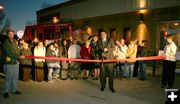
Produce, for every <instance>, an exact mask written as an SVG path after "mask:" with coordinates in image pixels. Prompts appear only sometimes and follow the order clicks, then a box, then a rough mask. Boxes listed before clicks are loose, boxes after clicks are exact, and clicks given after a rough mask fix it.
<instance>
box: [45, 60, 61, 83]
mask: <svg viewBox="0 0 180 104" xmlns="http://www.w3.org/2000/svg"><path fill="white" fill-rule="evenodd" d="M47 66H48V80H51V79H52V74H53V76H55V77H56V76H59V71H60V64H59V63H57V62H55V63H47ZM53 71H54V72H53Z"/></svg>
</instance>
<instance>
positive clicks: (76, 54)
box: [68, 44, 81, 58]
mask: <svg viewBox="0 0 180 104" xmlns="http://www.w3.org/2000/svg"><path fill="white" fill-rule="evenodd" d="M80 50H81V47H80V46H79V45H77V44H73V45H71V46H70V47H69V49H68V58H80Z"/></svg>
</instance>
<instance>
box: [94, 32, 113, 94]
mask: <svg viewBox="0 0 180 104" xmlns="http://www.w3.org/2000/svg"><path fill="white" fill-rule="evenodd" d="M97 46H98V54H99V58H100V59H102V60H106V59H113V58H114V56H113V54H112V53H113V50H114V48H115V44H114V41H113V40H112V39H110V38H108V37H107V34H106V32H105V31H102V32H101V39H99V41H98V43H97ZM106 76H108V78H109V79H108V80H109V89H110V90H111V91H112V92H115V90H114V86H113V63H103V62H102V63H101V71H100V83H101V89H100V90H101V91H104V89H105V86H106Z"/></svg>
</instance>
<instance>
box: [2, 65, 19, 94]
mask: <svg viewBox="0 0 180 104" xmlns="http://www.w3.org/2000/svg"><path fill="white" fill-rule="evenodd" d="M3 70H4V74H5V79H4V88H3V93H8V92H9V91H10V90H11V91H12V92H15V91H17V80H18V78H19V63H17V64H5V65H4V66H3Z"/></svg>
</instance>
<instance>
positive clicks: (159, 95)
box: [0, 73, 180, 104]
mask: <svg viewBox="0 0 180 104" xmlns="http://www.w3.org/2000/svg"><path fill="white" fill-rule="evenodd" d="M2 76H3V75H2V73H1V78H0V89H2V86H3V77H2ZM179 80H180V76H179V75H178V76H177V77H176V81H175V87H176V88H180V83H179V82H178V81H179ZM160 82H161V77H160V76H148V80H146V81H141V80H138V79H137V78H132V79H131V80H126V79H123V80H119V79H117V78H116V79H115V80H114V88H115V90H116V92H115V93H112V92H111V91H110V90H109V88H108V86H106V89H105V90H104V91H100V83H99V80H91V79H87V80H84V79H78V80H65V81H64V80H60V79H56V80H54V83H49V82H36V81H32V80H30V81H29V82H23V81H18V89H19V90H20V91H22V93H23V94H22V95H13V94H10V97H9V98H8V99H5V98H3V96H2V95H3V92H2V90H0V104H132V103H133V104H164V99H165V92H164V89H162V88H161V85H160Z"/></svg>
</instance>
